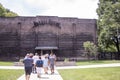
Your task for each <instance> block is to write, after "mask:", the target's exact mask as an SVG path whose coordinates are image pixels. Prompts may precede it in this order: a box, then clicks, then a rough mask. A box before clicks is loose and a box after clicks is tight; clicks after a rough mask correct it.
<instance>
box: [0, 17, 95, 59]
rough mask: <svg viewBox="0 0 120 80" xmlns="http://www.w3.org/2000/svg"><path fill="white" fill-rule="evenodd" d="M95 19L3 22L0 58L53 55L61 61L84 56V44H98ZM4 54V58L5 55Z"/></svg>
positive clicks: (62, 18) (57, 18)
mask: <svg viewBox="0 0 120 80" xmlns="http://www.w3.org/2000/svg"><path fill="white" fill-rule="evenodd" d="M96 31H97V26H96V20H95V19H78V18H70V17H57V16H36V17H22V16H19V17H12V18H3V17H1V18H0V55H1V54H2V55H20V56H23V55H25V54H26V53H30V52H32V53H35V52H38V53H39V54H45V53H50V52H51V51H53V52H54V53H55V54H56V55H57V56H60V57H63V56H64V57H71V56H72V57H73V56H74V57H76V56H81V55H82V54H83V53H84V48H83V42H85V41H92V42H94V43H96V41H97V33H96ZM3 53H4V54H3Z"/></svg>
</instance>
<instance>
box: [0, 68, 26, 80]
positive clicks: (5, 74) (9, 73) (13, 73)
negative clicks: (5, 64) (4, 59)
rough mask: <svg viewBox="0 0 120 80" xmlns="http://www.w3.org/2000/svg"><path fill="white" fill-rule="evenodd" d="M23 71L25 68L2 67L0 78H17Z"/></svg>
mask: <svg viewBox="0 0 120 80" xmlns="http://www.w3.org/2000/svg"><path fill="white" fill-rule="evenodd" d="M23 73H24V71H23V70H10V69H0V80H17V78H19V77H20V76H21V75H22V74H23Z"/></svg>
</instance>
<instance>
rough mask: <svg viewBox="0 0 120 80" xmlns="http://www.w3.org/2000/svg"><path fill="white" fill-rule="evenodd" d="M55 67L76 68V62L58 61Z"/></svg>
mask: <svg viewBox="0 0 120 80" xmlns="http://www.w3.org/2000/svg"><path fill="white" fill-rule="evenodd" d="M56 66H76V62H75V61H68V62H64V61H60V62H56Z"/></svg>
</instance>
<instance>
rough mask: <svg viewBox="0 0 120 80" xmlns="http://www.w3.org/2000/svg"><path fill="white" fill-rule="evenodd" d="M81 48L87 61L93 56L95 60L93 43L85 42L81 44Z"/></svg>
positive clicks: (95, 47) (95, 49) (95, 52)
mask: <svg viewBox="0 0 120 80" xmlns="http://www.w3.org/2000/svg"><path fill="white" fill-rule="evenodd" d="M83 47H84V49H85V51H86V56H87V58H88V60H90V57H91V56H94V57H95V59H97V46H96V45H95V44H94V43H93V42H90V41H86V42H84V43H83Z"/></svg>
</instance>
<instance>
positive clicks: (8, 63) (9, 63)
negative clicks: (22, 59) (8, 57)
mask: <svg viewBox="0 0 120 80" xmlns="http://www.w3.org/2000/svg"><path fill="white" fill-rule="evenodd" d="M13 64H14V62H8V61H0V66H13Z"/></svg>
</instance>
